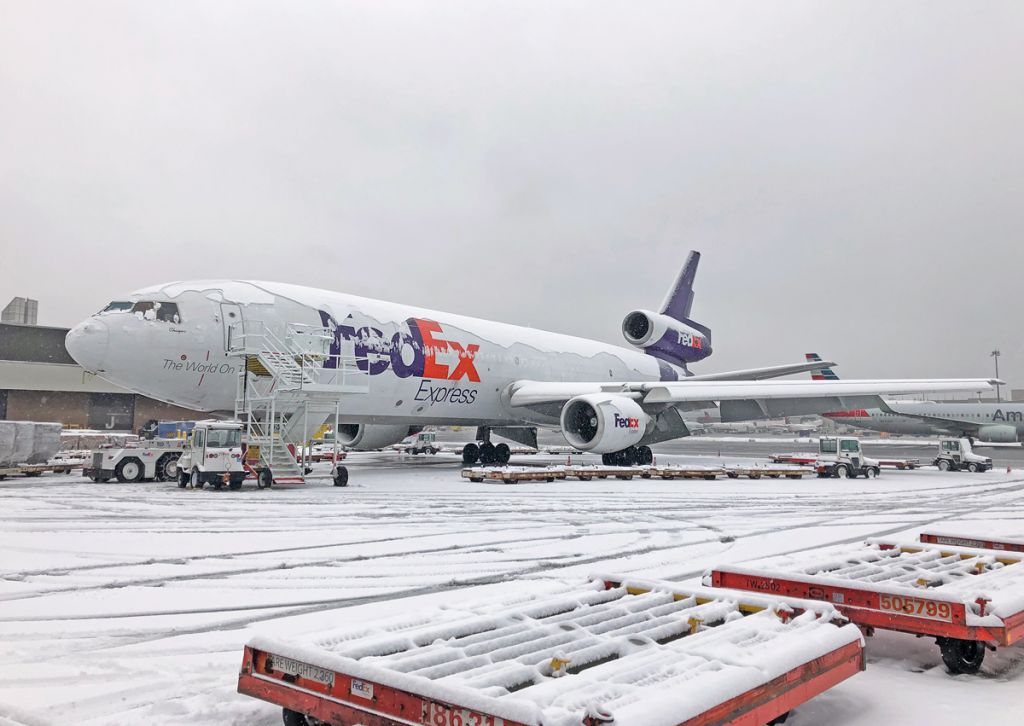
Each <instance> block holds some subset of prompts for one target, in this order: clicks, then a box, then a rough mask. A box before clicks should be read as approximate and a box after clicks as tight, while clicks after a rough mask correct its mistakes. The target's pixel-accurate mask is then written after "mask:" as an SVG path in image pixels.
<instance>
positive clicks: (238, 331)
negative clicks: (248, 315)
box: [220, 303, 245, 352]
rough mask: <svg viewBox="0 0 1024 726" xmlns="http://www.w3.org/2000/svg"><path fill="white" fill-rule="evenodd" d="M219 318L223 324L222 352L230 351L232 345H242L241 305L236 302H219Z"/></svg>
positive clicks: (243, 341) (243, 342)
mask: <svg viewBox="0 0 1024 726" xmlns="http://www.w3.org/2000/svg"><path fill="white" fill-rule="evenodd" d="M220 319H221V324H222V325H223V326H224V352H230V350H231V348H232V347H233V346H235V347H239V348H240V347H242V346H243V345H244V344H245V340H244V339H243V338H242V336H243V335H244V326H243V323H242V306H241V305H238V304H236V303H221V304H220Z"/></svg>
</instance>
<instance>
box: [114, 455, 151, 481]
mask: <svg viewBox="0 0 1024 726" xmlns="http://www.w3.org/2000/svg"><path fill="white" fill-rule="evenodd" d="M145 472H146V469H145V467H144V466H143V465H142V462H141V461H139V460H138V459H136V458H135V457H134V456H132V457H129V458H127V459H121V461H120V462H118V464H117V467H116V468H115V469H114V476H116V477H117V480H118V481H119V482H121V483H122V484H125V483H127V482H137V481H142V475H143V474H144V473H145Z"/></svg>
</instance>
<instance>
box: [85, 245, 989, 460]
mask: <svg viewBox="0 0 1024 726" xmlns="http://www.w3.org/2000/svg"><path fill="white" fill-rule="evenodd" d="M699 260H700V254H699V253H698V252H691V253H690V256H689V257H688V258H687V261H686V264H685V265H684V267H683V269H682V270H681V271H680V273H679V275H678V276H677V278H676V280H675V284H674V285H673V286H672V288H671V289H670V291H669V293H668V295H667V297H666V298H665V301H664V303H663V305H662V306H661V308H660V309H659V310H658V311H657V312H655V311H651V310H634V311H632V312H630V313H629V314H627V315H626V316H625V318H624V320H623V322H622V333H623V336H624V337H625V339H626V342H627V343H628V344H629V346H630V347H629V348H623V347H619V346H613V345H609V344H606V343H602V342H598V341H594V340H587V339H583V338H578V337H574V336H571V335H563V334H558V333H550V332H544V331H541V330H536V329H534V328H529V327H521V326H515V325H507V324H503V323H498V322H492V321H489V320H481V319H477V318H471V317H465V316H462V315H454V314H449V313H444V312H437V311H434V310H426V309H423V308H419V307H413V306H409V305H401V304H397V303H392V302H384V301H379V300H371V299H367V298H362V297H356V296H353V295H348V294H345V293H339V292H329V291H326V290H319V289H314V288H309V287H302V286H298V285H289V284H280V283H271V282H250V281H235V280H219V281H189V282H173V283H168V284H164V285H158V286H156V287H150V288H147V289H143V290H139V291H138V292H135V293H131V294H129V295H127V296H125V297H122V298H118V299H117V300H115V301H114V302H111V303H110V304H108V305H107V306H106V307H104V308H103V309H102V310H101V311H100V312H98V313H96V314H95V315H93V316H92V317H90V318H88V319H87V320H85V321H84V322H82V323H81V324H79V325H78V326H76V327H75V328H74V329H72V330H71V331H70V332H69V333H68V335H67V349H68V352H69V353H70V354H71V355H72V357H74V359H75V360H76V361H78V362H79V363H80V364H81V365H82V366H83V367H84V368H85V369H86V370H88V371H92V372H95V373H97V374H98V375H100V376H101V377H103V378H105V379H107V380H109V381H111V382H113V383H116V384H118V385H120V386H123V387H125V388H127V389H129V390H132V391H135V392H137V393H141V394H144V395H147V396H151V397H153V398H156V399H159V400H162V401H166V402H169V403H175V404H178V405H181V406H185V407H188V408H193V409H199V410H203V411H212V412H218V413H220V412H223V413H226V414H228V415H231V414H232V413H233V412H234V411H235V397H236V390H237V388H236V386H237V384H238V383H239V380H240V378H239V374H240V368H241V365H242V364H241V361H242V360H243V359H241V358H239V357H238V355H237V351H234V350H233V349H232V345H231V337H232V335H233V334H234V333H233V331H238V330H255V329H260V330H264V331H267V332H268V333H272V334H273V336H274V337H275V339H277V340H284V339H286V338H288V336H289V335H291V332H290V331H294V330H298V329H300V328H302V326H305V328H303V329H306V330H317V331H320V332H321V333H322V338H323V339H324V340H330V341H331V344H330V351H329V352H330V355H328V356H325V358H324V359H323V362H322V363H321V364H319V365H321V366H323V367H325V368H326V367H329V366H338V365H340V363H339V361H340V360H341V359H342V358H345V359H348V360H353V359H354V361H355V368H356V369H357V370H358V372H359V374H361V375H362V376H364V377H365V380H366V382H367V384H368V385H367V387H366V389H367V392H365V393H361V394H351V395H350V394H339V396H338V398H339V399H340V400H341V405H340V408H341V419H340V420H341V421H342V422H343V425H342V426H341V427H340V431H339V432H338V438H339V441H340V442H341V443H343V444H345V445H347V446H349V447H350V448H353V449H357V450H358V449H376V448H381V447H384V446H387V445H389V444H393V443H396V442H398V441H401V440H402V439H403V438H404V437H405V436H406V435H408V434H409V432H410V430H411V429H412V430H415V429H417V428H419V427H423V426H426V425H430V424H435V425H461V426H477V427H481V431H480V435H481V437H482V438H483V439H484V443H482V444H481V445H480V446H479V447H473V448H471V447H472V446H473V445H470V446H467V448H466V449H465V450H464V452H463V454H464V458H465V460H466V461H472V460H475V459H476V458H480V459H481V460H482V461H484V462H485V463H491V462H493V461H501V460H502V458H504V459H505V460H506V461H507V452H508V447H507V445H503V444H498V445H497V446H494V445H493V444H491V443H490V433H491V432H493V433H495V434H497V435H499V436H502V437H505V438H509V439H512V440H515V441H519V442H521V443H526V444H531V443H535V442H536V428H537V427H545V428H553V429H559V430H561V432H562V434H563V436H564V437H565V439H566V441H568V443H569V444H570V445H572V446H574V447H576V448H578V449H581V450H583V451H588V452H593V453H598V454H602V455H603V459H604V461H605V462H606V463H614V464H625V463H644V462H649V461H650V459H651V450H650V448H649V447H650V444H653V443H657V442H659V441H666V440H669V439H674V438H678V437H682V436H687V435H688V434H689V430H688V428H687V426H686V423H685V422H684V420H683V415H682V414H683V413H684V412H686V411H693V410H701V409H705V408H713V407H717V408H718V409H719V410H720V413H721V420H722V421H725V422H729V421H741V420H751V419H760V418H774V417H781V416H787V415H799V414H805V413H824V412H825V411H835V410H840V409H850V408H865V407H877V406H878V405H879V402H880V400H881V399H880V398H879V396H880V395H882V394H901V393H903V394H907V393H917V392H922V391H982V390H989V389H990V388H991V384H992V381H991V380H989V379H938V380H903V379H901V380H861V381H855V380H849V381H828V382H821V383H819V382H811V381H793V380H788V381H779V380H766V379H771V378H777V377H780V376H785V375H790V374H794V373H800V372H807V371H810V370H812V369H814V368H816V367H819V364H817V363H797V364H791V365H779V366H769V367H765V368H752V369H747V370H738V371H730V372H724V373H711V374H703V375H693V374H692V373H691V371H690V370H689V366H690V365H691V364H693V363H695V362H697V361H700V360H703V359H705V358H707V357H708V356H709V355H711V351H712V348H711V330H710V329H709V328H707V327H705V326H703V325H701V324H699V323H697V322H695V321H694V320H692V319H691V318H690V308H691V305H692V303H693V297H694V292H693V281H694V276H695V274H696V270H697V265H698V262H699ZM826 363H828V361H826ZM243 370H244V368H243ZM246 375H250V374H246ZM502 446H504V452H505V454H504V456H502V454H501V451H500V448H501V447H502Z"/></svg>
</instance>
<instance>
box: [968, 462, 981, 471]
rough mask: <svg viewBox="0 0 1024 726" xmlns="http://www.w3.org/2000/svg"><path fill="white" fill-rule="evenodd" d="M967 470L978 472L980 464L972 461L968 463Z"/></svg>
mask: <svg viewBox="0 0 1024 726" xmlns="http://www.w3.org/2000/svg"><path fill="white" fill-rule="evenodd" d="M967 471H969V472H971V473H972V474H976V473H977V472H978V465H977V464H975V463H974V462H973V461H972V462H971V463H970V464H968V465H967Z"/></svg>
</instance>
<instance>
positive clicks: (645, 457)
mask: <svg viewBox="0 0 1024 726" xmlns="http://www.w3.org/2000/svg"><path fill="white" fill-rule="evenodd" d="M636 463H637V464H639V465H640V466H650V465H651V464H653V463H654V452H653V451H651V447H650V446H638V447H637V450H636Z"/></svg>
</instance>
